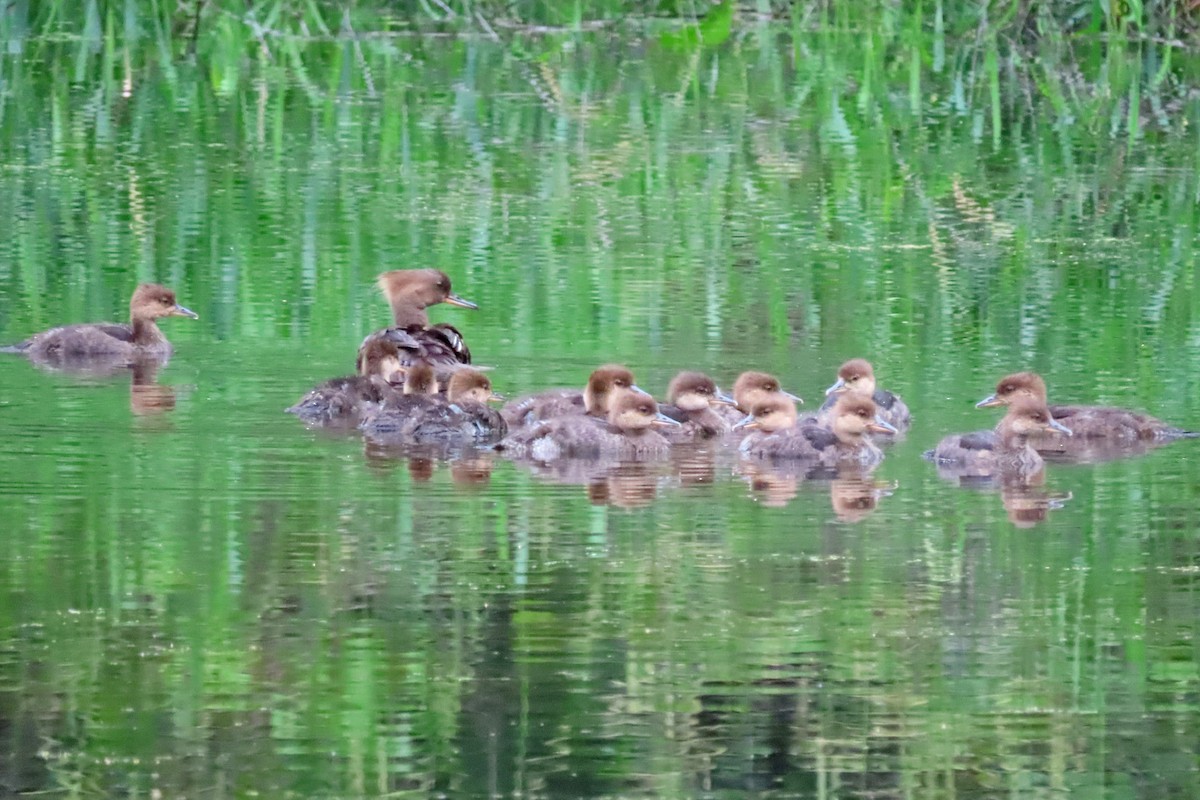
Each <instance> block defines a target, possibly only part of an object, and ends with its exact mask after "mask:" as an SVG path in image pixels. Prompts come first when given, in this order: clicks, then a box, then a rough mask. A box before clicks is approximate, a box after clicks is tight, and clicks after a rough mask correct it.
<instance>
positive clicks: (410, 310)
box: [359, 269, 479, 367]
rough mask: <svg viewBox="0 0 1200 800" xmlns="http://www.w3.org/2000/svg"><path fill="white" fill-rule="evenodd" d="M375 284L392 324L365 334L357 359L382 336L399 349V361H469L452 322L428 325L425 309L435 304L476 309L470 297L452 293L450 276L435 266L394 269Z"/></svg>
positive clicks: (469, 358) (440, 364) (465, 345)
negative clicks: (390, 315)
mask: <svg viewBox="0 0 1200 800" xmlns="http://www.w3.org/2000/svg"><path fill="white" fill-rule="evenodd" d="M378 285H379V289H380V291H382V292H383V295H384V297H386V298H387V301H388V304H389V305H391V307H392V326H391V327H390V328H383V329H382V330H378V331H375V332H374V333H371V334H368V335H367V338H365V339H363V343H362V345H360V347H359V358H360V359H361V358H362V357H363V351H364V350H365V348H366V347H367V345H368V344H369V343H370V342H372V341H374V340H376V339H378V338H380V337H386V338H388V339H391V340H392V341H393V342H395V343H396V346H397V347H398V348H399V349H400V356H401V357H400V362H401V364H403V365H404V366H408V365H409V364H417V363H426V364H432V365H434V366H435V367H438V366H444V365H450V366H456V365H458V364H470V363H471V351H470V349H468V348H467V343H466V342H465V341H463V337H462V334H461V333H459V332H458V329H457V328H455V327H454V326H453V325H448V324H446V323H438V324H437V325H430V324H429V315H428V314H427V313H426V312H425V309H427V308H429V306H432V305H437V304H438V303H446V304H447V305H452V306H457V307H459V308H470V309H478V308H479V306H477V305H475V304H474V303H472V302H471V301H470V300H465V299H463V298H462V297H459V296H458V295H456V294H455V293H454V292H453V291H452V290H451V288H450V278H449V276H447V275H446V273H444V272H442V271H441V270H436V269H394V270H392V271H390V272H384V273H381V274H380V275H379V277H378Z"/></svg>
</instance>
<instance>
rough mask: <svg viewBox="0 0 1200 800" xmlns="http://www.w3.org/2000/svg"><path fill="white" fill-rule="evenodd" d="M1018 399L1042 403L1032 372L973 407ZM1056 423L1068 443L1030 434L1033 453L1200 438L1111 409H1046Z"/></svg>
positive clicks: (1042, 388)
mask: <svg viewBox="0 0 1200 800" xmlns="http://www.w3.org/2000/svg"><path fill="white" fill-rule="evenodd" d="M1019 398H1028V399H1033V400H1035V401H1038V402H1041V403H1042V404H1045V403H1046V382H1045V381H1044V380H1042V377H1041V376H1040V375H1038V374H1037V373H1035V372H1017V373H1014V374H1012V375H1006V376H1005V377H1003V378H1001V379H1000V381H999V382H998V383H997V384H996V392H995V393H994V394H992V395H989V396H988V397H985V398H984V399H983V400H980V401H979V402H978V403H976V404H975V405H976V407H977V408H989V407H991V406H1007V405H1010V404H1012V403H1013V402H1014V401H1016V400H1017V399H1019ZM1047 408H1048V409H1049V411H1050V416H1052V417H1053V418H1054V419H1055V420H1056V421H1057V422H1060V423H1062V424H1063V425H1065V426H1066V427H1068V428H1070V429H1071V433H1072V434H1073V436H1072V439H1071V441H1070V442H1069V443H1068V442H1064V440H1063V439H1062V437H1061V436H1053V437H1051V438H1047V437H1046V436H1044V435H1041V434H1034V435H1032V436H1031V437H1030V441H1031V442H1032V443H1033V446H1034V448H1035V449H1036V450H1039V451H1049V452H1053V453H1060V452H1064V451H1065V453H1066V454H1067V455H1073V454H1074V453H1073V449H1074V448H1075V447H1076V446H1077V445H1081V444H1083V441H1084V440H1087V439H1105V440H1109V441H1111V442H1113V443H1114V444H1115V445H1116V446H1117V447H1120V446H1123V445H1130V446H1133V445H1134V444H1135V443H1137V442H1169V441H1172V440H1175V439H1182V438H1192V437H1196V436H1200V434H1197V433H1195V432H1193V431H1187V430H1183V429H1181V428H1175V427H1172V426H1170V425H1168V424H1167V423H1165V422H1163V421H1162V420H1160V419H1155V418H1154V417H1152V416H1150V415H1149V414H1142V413H1140V412H1137V411H1129V410H1128V409H1124V408H1115V407H1113V406H1079V405H1052V406H1047Z"/></svg>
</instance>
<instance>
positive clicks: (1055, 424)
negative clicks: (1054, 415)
mask: <svg viewBox="0 0 1200 800" xmlns="http://www.w3.org/2000/svg"><path fill="white" fill-rule="evenodd" d="M1046 430H1048V431H1054V432H1055V433H1061V434H1062V435H1063V436H1074V434H1073V433H1072V432H1071V429H1070V428H1068V427H1067V426H1066V425H1063V424H1062V423H1061V422H1059V421H1058V420H1056V419H1052V420H1050V422H1048V423H1047V424H1046Z"/></svg>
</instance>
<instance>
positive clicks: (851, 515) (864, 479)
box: [829, 471, 895, 522]
mask: <svg viewBox="0 0 1200 800" xmlns="http://www.w3.org/2000/svg"><path fill="white" fill-rule="evenodd" d="M894 488H895V485H894V484H888V483H882V482H880V481H876V480H873V479H871V478H870V477H868V476H867V475H864V474H861V473H858V474H856V473H854V472H852V471H848V472H845V473H841V474H839V476H838V477H837V478H834V479H833V480H832V481H830V482H829V501H830V502H831V503H832V504H833V513H834V514H836V515H837V518H838V519H839V520H840V521H842V522H861V521H862V520H864V519H866V518H867V517H869V516H871V515H872V514H874V513H875V510H876V509H877V508H878V507H879V500H880V499H881V498H884V497H888V496H889V495H891V493H892V490H893V489H894Z"/></svg>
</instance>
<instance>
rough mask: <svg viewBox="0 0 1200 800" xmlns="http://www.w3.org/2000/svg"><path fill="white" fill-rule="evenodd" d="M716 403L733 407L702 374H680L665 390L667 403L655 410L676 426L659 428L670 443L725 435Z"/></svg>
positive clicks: (723, 420) (714, 384) (709, 379)
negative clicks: (716, 409) (674, 422)
mask: <svg viewBox="0 0 1200 800" xmlns="http://www.w3.org/2000/svg"><path fill="white" fill-rule="evenodd" d="M718 404H725V405H733V400H732V399H730V398H729V397H728V396H727V395H726V394H725V393H723V392H722V391H721V390H720V389H719V388H717V384H716V382H715V381H714V380H713V379H712V378H710V377H708V376H707V375H705V374H704V373H703V372H681V373H679V374H678V375H676V376H675V377H674V378H673V379H672V380H671V383H670V385H669V386H668V387H667V402H666V403H660V404H659V406H658V410H659V411H660V412H662V414H664V415H665V416H667V417H670V418H671V419H673V420H675V421H676V422H678V423H680V424H679V425H678V426H672V427H668V428H664V429H663V435H664V436H665V437H666V438H667V439H668V441H670V442H671V443H672V444H678V443H681V442H694V441H697V440H704V439H713V438H717V437H721V436H724V435H725V434H727V433H729V430H730V427H731V426H730V424H729V423H728V422H726V421H725V419H724V417H722V416H721V415H720V414H718V413H717V412H716V411H715V410H714V408H715V407H716V406H717V405H718Z"/></svg>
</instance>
